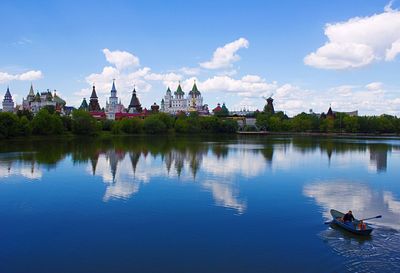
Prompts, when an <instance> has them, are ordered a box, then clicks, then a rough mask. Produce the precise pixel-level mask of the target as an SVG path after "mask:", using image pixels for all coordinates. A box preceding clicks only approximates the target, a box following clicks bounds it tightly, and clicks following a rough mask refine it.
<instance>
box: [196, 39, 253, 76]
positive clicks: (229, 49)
mask: <svg viewBox="0 0 400 273" xmlns="http://www.w3.org/2000/svg"><path fill="white" fill-rule="evenodd" d="M248 47H249V41H247V40H246V39H245V38H239V39H237V40H236V41H233V42H231V43H229V44H226V45H224V46H223V47H219V48H217V50H215V52H214V54H213V57H212V59H211V61H208V62H203V63H200V66H201V67H203V68H207V69H220V68H229V67H231V66H232V63H234V62H237V61H239V60H240V56H239V55H237V54H236V52H237V51H238V50H239V49H241V48H248Z"/></svg>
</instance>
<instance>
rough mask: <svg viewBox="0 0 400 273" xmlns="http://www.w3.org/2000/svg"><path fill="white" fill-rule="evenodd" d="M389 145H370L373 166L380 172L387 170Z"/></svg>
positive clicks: (370, 157)
mask: <svg viewBox="0 0 400 273" xmlns="http://www.w3.org/2000/svg"><path fill="white" fill-rule="evenodd" d="M388 152H389V147H388V146H387V145H371V146H369V159H370V165H371V167H372V166H373V167H375V170H376V171H377V172H378V173H379V172H386V168H387V154H388Z"/></svg>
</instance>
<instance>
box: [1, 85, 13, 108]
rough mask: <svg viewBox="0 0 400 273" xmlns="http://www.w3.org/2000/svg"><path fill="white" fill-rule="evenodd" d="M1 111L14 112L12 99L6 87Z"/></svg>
mask: <svg viewBox="0 0 400 273" xmlns="http://www.w3.org/2000/svg"><path fill="white" fill-rule="evenodd" d="M3 112H14V101H13V99H12V96H11V93H10V88H8V87H7V91H6V94H5V95H4V99H3Z"/></svg>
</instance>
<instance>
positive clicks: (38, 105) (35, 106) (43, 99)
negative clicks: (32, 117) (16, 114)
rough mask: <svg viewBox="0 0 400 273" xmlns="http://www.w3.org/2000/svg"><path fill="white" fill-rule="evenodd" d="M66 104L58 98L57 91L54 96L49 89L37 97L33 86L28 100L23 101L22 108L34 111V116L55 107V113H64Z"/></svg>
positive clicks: (27, 97)
mask: <svg viewBox="0 0 400 273" xmlns="http://www.w3.org/2000/svg"><path fill="white" fill-rule="evenodd" d="M65 104H66V102H65V100H63V99H62V98H60V97H59V96H57V94H56V90H54V95H53V94H52V93H51V92H50V90H49V89H47V91H46V92H41V93H39V92H37V93H36V95H35V92H34V91H33V85H32V84H31V88H30V89H29V93H28V95H27V96H26V99H23V100H22V108H23V109H24V110H29V111H32V113H34V114H36V113H37V112H39V110H40V109H42V108H43V107H46V106H50V107H54V109H55V111H57V112H62V111H63V109H64V107H65Z"/></svg>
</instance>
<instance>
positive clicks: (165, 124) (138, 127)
mask: <svg viewBox="0 0 400 273" xmlns="http://www.w3.org/2000/svg"><path fill="white" fill-rule="evenodd" d="M237 129H238V126H237V123H236V121H234V120H230V119H226V118H222V117H202V116H198V115H197V114H195V113H193V114H191V115H189V116H186V115H179V116H177V117H173V116H171V115H168V114H165V113H156V114H151V115H150V116H148V117H146V118H145V119H141V118H125V119H122V120H118V121H111V120H101V121H98V120H96V119H95V118H93V117H92V116H91V115H90V114H89V113H88V112H87V111H83V110H75V111H73V112H72V116H71V117H69V116H61V115H59V114H58V113H57V112H55V111H54V109H52V108H50V107H49V108H44V109H41V110H40V111H39V112H38V113H37V114H36V115H35V116H33V115H32V113H31V112H29V111H18V112H17V113H16V114H14V113H6V112H4V113H0V138H11V137H16V136H30V135H61V134H67V133H71V134H75V135H85V136H88V135H97V134H99V133H100V132H101V131H110V132H111V133H113V134H163V133H171V132H176V133H186V134H189V133H234V132H236V131H237Z"/></svg>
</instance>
